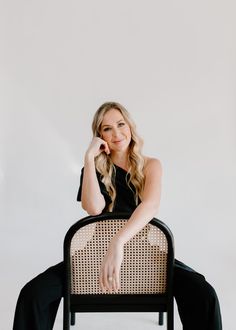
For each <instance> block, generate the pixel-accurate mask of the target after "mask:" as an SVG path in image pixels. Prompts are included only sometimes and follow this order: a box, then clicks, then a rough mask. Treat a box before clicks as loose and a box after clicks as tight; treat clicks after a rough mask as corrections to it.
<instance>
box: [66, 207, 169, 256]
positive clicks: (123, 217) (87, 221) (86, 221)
mask: <svg viewBox="0 0 236 330" xmlns="http://www.w3.org/2000/svg"><path fill="white" fill-rule="evenodd" d="M131 214H132V213H127V212H126V213H123V212H119V213H112V212H109V213H101V214H99V215H96V216H87V217H84V218H82V219H80V220H78V221H77V222H76V223H74V224H73V225H72V226H71V227H70V228H69V229H68V231H67V233H66V235H65V239H64V251H65V250H67V248H68V247H69V246H70V242H71V239H72V237H73V236H74V234H75V233H76V231H77V230H78V229H80V228H82V227H84V226H86V225H88V224H91V223H94V222H98V221H104V220H110V219H113V220H116V219H119V220H120V219H121V220H124V221H125V220H128V219H129V218H130V217H131ZM149 223H150V224H152V225H154V226H156V227H158V228H159V229H160V230H161V231H162V232H163V233H164V234H165V235H166V238H167V242H168V246H171V247H172V249H171V250H173V253H174V237H173V234H172V232H171V230H170V228H169V227H168V226H167V225H166V224H165V223H164V222H162V221H161V220H159V219H157V218H153V219H152V220H151V221H150V222H149ZM171 250H170V252H171Z"/></svg>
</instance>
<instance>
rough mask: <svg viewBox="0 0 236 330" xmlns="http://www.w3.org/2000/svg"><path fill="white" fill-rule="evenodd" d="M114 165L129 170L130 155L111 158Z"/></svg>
mask: <svg viewBox="0 0 236 330" xmlns="http://www.w3.org/2000/svg"><path fill="white" fill-rule="evenodd" d="M111 160H112V161H113V163H114V164H115V165H117V166H119V167H121V168H123V169H125V170H128V153H125V154H124V153H122V154H115V155H112V156H111Z"/></svg>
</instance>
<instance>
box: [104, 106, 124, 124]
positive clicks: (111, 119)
mask: <svg viewBox="0 0 236 330" xmlns="http://www.w3.org/2000/svg"><path fill="white" fill-rule="evenodd" d="M120 120H124V117H123V116H122V114H121V112H120V111H119V110H117V109H111V110H109V111H107V113H106V114H105V115H104V117H103V120H102V126H103V125H112V124H114V123H117V122H118V121H120Z"/></svg>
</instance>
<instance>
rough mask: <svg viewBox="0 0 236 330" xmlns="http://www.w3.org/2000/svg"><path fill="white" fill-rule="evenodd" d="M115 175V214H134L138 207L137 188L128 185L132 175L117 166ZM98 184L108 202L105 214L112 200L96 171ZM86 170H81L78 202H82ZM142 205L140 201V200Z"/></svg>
mask: <svg viewBox="0 0 236 330" xmlns="http://www.w3.org/2000/svg"><path fill="white" fill-rule="evenodd" d="M115 169H116V170H115V173H113V182H114V185H115V188H116V200H115V204H114V208H113V212H130V213H131V212H133V211H134V209H135V208H136V207H137V205H136V203H135V195H134V191H135V188H134V186H133V185H132V184H130V186H131V188H132V190H131V189H130V187H129V186H128V184H127V181H128V180H129V176H130V174H129V173H127V172H126V171H125V170H124V169H123V168H121V167H119V166H117V165H115ZM96 174H97V179H98V183H99V186H100V190H101V193H102V194H103V196H104V198H105V202H106V206H105V208H104V210H103V212H107V211H108V205H109V204H110V203H111V198H110V196H109V194H108V192H107V190H106V187H105V185H104V183H103V182H102V181H101V174H100V173H99V172H97V171H96ZM83 175H84V168H82V170H81V176H80V187H79V191H78V195H77V201H81V190H82V182H83ZM139 203H140V200H139Z"/></svg>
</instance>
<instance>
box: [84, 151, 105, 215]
mask: <svg viewBox="0 0 236 330" xmlns="http://www.w3.org/2000/svg"><path fill="white" fill-rule="evenodd" d="M81 202H82V207H83V208H84V209H85V210H86V211H87V212H88V213H89V214H91V215H96V214H100V213H101V212H102V210H103V209H104V207H105V199H104V197H103V195H102V194H101V191H100V187H99V183H98V179H97V175H96V168H95V164H94V158H93V157H90V156H89V155H85V160H84V177H83V184H82V195H81Z"/></svg>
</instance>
